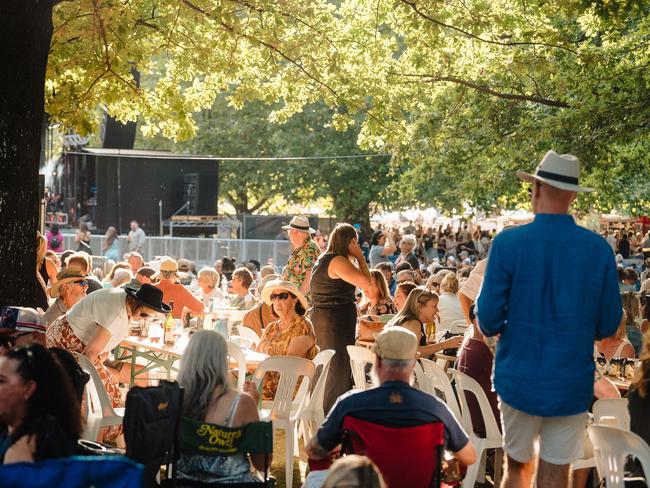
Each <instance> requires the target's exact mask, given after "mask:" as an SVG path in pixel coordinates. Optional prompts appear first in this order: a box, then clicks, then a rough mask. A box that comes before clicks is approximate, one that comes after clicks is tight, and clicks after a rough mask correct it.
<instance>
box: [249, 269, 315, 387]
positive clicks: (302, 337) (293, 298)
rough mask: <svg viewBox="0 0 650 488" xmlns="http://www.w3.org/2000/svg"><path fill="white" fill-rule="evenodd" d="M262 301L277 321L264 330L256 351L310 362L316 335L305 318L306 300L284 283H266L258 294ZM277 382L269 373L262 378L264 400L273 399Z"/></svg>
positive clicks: (273, 375)
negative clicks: (260, 293)
mask: <svg viewBox="0 0 650 488" xmlns="http://www.w3.org/2000/svg"><path fill="white" fill-rule="evenodd" d="M262 300H264V302H265V303H266V304H267V305H270V306H271V311H272V313H273V315H274V316H276V317H277V318H278V319H279V320H277V321H275V322H272V323H270V324H269V325H267V326H266V328H265V329H264V333H263V334H262V338H261V340H260V343H259V344H258V346H257V350H258V351H259V352H263V353H264V354H268V355H270V356H296V357H300V358H306V359H313V358H314V356H316V335H315V334H314V328H313V327H312V324H311V322H310V321H309V320H308V319H307V318H305V311H306V310H307V306H308V304H307V299H306V298H305V296H304V295H303V294H302V292H301V291H300V290H298V288H297V287H296V285H294V284H293V283H291V282H289V281H284V280H272V281H269V282H268V283H267V284H266V285H265V286H264V288H263V290H262ZM279 380H280V376H279V374H277V373H269V374H268V375H267V376H266V377H265V378H264V384H263V387H262V388H263V389H262V398H263V399H264V400H272V399H273V398H274V397H275V391H276V390H277V387H278V381H279Z"/></svg>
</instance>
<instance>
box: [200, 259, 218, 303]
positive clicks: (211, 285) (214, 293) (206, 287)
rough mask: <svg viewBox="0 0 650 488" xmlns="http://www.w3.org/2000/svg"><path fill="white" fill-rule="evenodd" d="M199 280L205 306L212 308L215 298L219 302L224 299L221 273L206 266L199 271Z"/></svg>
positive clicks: (201, 296) (201, 298)
mask: <svg viewBox="0 0 650 488" xmlns="http://www.w3.org/2000/svg"><path fill="white" fill-rule="evenodd" d="M197 280H198V283H199V288H200V290H201V295H200V296H199V299H200V300H201V301H202V302H203V305H204V307H205V308H210V303H211V302H213V301H214V300H217V302H218V303H219V302H221V301H222V300H223V293H221V290H220V289H219V273H217V270H215V269H214V268H210V267H207V266H206V267H205V268H202V269H201V270H200V271H199V273H198V275H197Z"/></svg>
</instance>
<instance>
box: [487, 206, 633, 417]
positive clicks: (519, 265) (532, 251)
mask: <svg viewBox="0 0 650 488" xmlns="http://www.w3.org/2000/svg"><path fill="white" fill-rule="evenodd" d="M478 316H479V324H480V328H481V330H482V331H483V332H484V334H485V335H487V336H494V335H496V334H500V337H499V341H498V344H497V349H496V357H495V368H494V378H493V382H494V387H495V390H496V391H497V393H498V394H499V396H500V397H501V399H502V400H503V401H504V402H505V403H507V404H508V405H510V406H511V407H513V408H516V409H517V410H521V411H523V412H526V413H528V414H530V415H538V416H543V417H554V416H563V415H574V414H578V413H581V412H585V411H587V409H588V407H589V405H590V403H591V400H592V397H593V382H594V360H593V350H594V341H595V340H598V339H601V338H603V337H609V336H611V335H612V334H613V333H614V332H615V331H616V329H617V327H618V325H619V322H620V319H621V316H622V309H621V299H620V296H619V292H618V283H617V277H616V265H615V262H614V256H613V254H612V250H611V248H610V247H609V245H608V244H607V241H605V239H603V238H602V237H600V236H599V235H597V234H595V233H594V232H591V231H589V230H587V229H584V228H582V227H580V226H578V225H576V224H575V222H574V221H573V218H572V217H571V216H569V215H556V214H538V215H537V216H536V217H535V220H534V221H533V222H531V223H530V224H527V225H523V226H520V227H516V228H514V229H508V230H506V231H504V232H502V233H501V234H499V235H498V236H497V237H496V238H495V239H494V242H493V244H492V246H491V248H490V255H489V260H488V266H487V271H486V274H485V280H484V282H483V288H482V290H481V295H480V296H479V299H478Z"/></svg>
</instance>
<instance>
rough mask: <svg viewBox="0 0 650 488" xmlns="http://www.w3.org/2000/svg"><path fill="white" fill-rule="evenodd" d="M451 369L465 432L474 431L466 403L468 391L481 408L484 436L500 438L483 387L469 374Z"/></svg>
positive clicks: (497, 425)
mask: <svg viewBox="0 0 650 488" xmlns="http://www.w3.org/2000/svg"><path fill="white" fill-rule="evenodd" d="M451 371H452V373H453V374H454V377H455V378H456V390H457V391H458V397H459V398H460V405H461V412H462V419H463V428H465V430H467V432H474V428H473V426H472V415H471V413H470V410H469V406H468V403H467V392H470V393H472V394H473V395H474V396H475V397H476V401H477V402H478V405H479V408H480V409H481V416H482V417H483V423H484V425H485V433H486V438H488V439H500V438H501V431H499V424H497V420H496V418H495V417H494V412H493V411H492V407H491V406H490V402H489V400H488V399H487V396H486V395H485V392H484V391H483V388H481V385H479V384H478V382H477V381H476V380H475V379H474V378H471V377H470V376H467V375H466V374H464V373H461V372H460V371H457V370H455V369H452V370H451Z"/></svg>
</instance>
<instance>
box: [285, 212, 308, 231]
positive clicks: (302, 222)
mask: <svg viewBox="0 0 650 488" xmlns="http://www.w3.org/2000/svg"><path fill="white" fill-rule="evenodd" d="M282 228H283V229H284V230H289V229H296V230H299V231H300V232H309V233H310V234H313V233H314V232H316V231H315V230H314V229H312V228H311V227H309V219H308V218H307V217H303V216H302V215H296V216H295V217H294V218H292V219H291V222H289V225H284V226H282Z"/></svg>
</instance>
